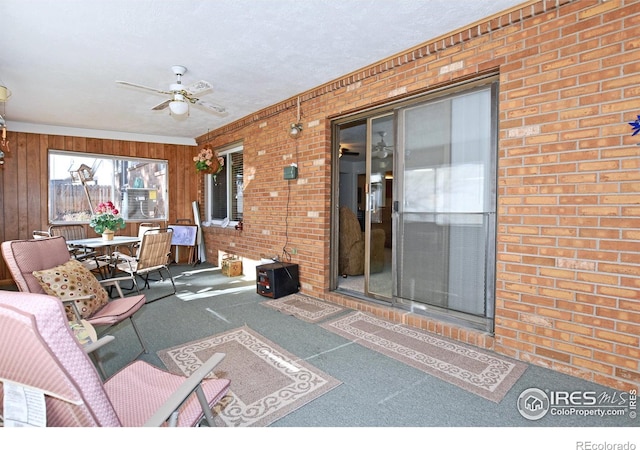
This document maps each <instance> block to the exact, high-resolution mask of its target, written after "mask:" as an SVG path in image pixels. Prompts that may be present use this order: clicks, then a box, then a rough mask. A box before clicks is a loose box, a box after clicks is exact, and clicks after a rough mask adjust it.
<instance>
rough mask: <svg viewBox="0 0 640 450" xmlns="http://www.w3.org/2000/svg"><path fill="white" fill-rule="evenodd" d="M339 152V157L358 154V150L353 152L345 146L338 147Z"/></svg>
mask: <svg viewBox="0 0 640 450" xmlns="http://www.w3.org/2000/svg"><path fill="white" fill-rule="evenodd" d="M339 152H340V158H342V157H343V156H358V155H359V154H360V152H354V151H351V150H349V149H348V148H345V147H340V150H339Z"/></svg>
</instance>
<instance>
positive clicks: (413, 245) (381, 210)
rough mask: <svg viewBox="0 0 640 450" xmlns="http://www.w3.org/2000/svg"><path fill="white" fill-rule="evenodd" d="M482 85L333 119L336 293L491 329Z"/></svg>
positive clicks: (493, 102) (491, 218) (487, 108)
mask: <svg viewBox="0 0 640 450" xmlns="http://www.w3.org/2000/svg"><path fill="white" fill-rule="evenodd" d="M480 83H482V82H479V83H478V84H476V85H475V86H473V87H468V88H467V89H466V90H461V89H459V88H458V89H457V90H455V91H454V90H453V89H452V90H451V93H449V94H438V95H437V96H432V97H430V98H426V97H425V98H424V99H414V100H411V101H407V102H404V103H402V104H400V105H395V106H394V107H391V106H390V107H389V108H387V109H386V110H382V111H380V112H378V113H377V114H375V113H372V114H369V115H366V116H359V117H357V118H355V119H353V120H351V121H345V122H342V123H338V124H337V125H336V131H337V133H336V135H337V138H338V141H337V142H336V144H337V145H336V152H339V153H338V159H339V164H338V169H339V173H340V176H339V194H338V197H337V198H336V200H335V202H336V204H337V205H339V208H340V212H341V214H340V217H341V222H340V227H339V228H338V233H337V234H336V238H337V242H338V243H339V247H340V256H341V258H340V262H341V264H340V266H341V267H339V268H338V274H339V275H340V276H341V277H340V278H338V280H337V283H336V287H337V288H338V289H341V290H344V291H349V292H353V293H354V294H356V295H358V296H363V297H365V298H369V299H371V300H375V301H382V302H387V303H389V304H391V305H392V306H395V307H399V308H403V309H407V310H411V311H424V312H425V313H428V314H437V315H442V314H444V315H445V316H449V317H450V316H454V317H456V318H459V319H461V320H463V321H465V322H467V323H469V324H470V325H472V326H474V327H476V328H480V329H484V330H491V329H492V327H493V315H494V290H495V235H496V230H495V228H496V225H495V220H496V164H497V150H496V149H497V83H496V82H492V83H491V82H489V81H486V82H484V84H480ZM347 209H349V210H351V213H349V214H348V215H349V216H351V217H352V219H351V221H352V222H353V223H354V225H353V226H347V225H348V224H349V222H348V221H343V220H342V219H344V217H343V216H344V214H342V213H343V212H348V211H346V210H347ZM336 212H338V211H337V210H336ZM355 217H357V221H356V219H355ZM352 230H353V231H352ZM360 234H362V237H363V241H364V242H358V245H357V246H355V245H354V244H352V239H351V238H352V237H356V238H358V239H360ZM345 249H346V250H345ZM356 249H357V251H356ZM343 250H344V251H343ZM354 261H355V262H357V264H355V265H352V264H351V263H352V262H354ZM347 262H348V263H349V265H347Z"/></svg>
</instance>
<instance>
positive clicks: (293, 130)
mask: <svg viewBox="0 0 640 450" xmlns="http://www.w3.org/2000/svg"><path fill="white" fill-rule="evenodd" d="M300 133H302V124H301V123H299V122H298V123H292V124H291V125H290V127H289V136H291V137H292V138H297V137H299V136H300Z"/></svg>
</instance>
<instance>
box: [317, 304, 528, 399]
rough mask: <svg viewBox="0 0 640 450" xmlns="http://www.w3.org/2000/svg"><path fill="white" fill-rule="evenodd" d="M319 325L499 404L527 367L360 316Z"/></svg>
mask: <svg viewBox="0 0 640 450" xmlns="http://www.w3.org/2000/svg"><path fill="white" fill-rule="evenodd" d="M320 326H321V327H323V328H325V329H327V330H329V331H332V332H334V333H336V334H338V335H340V336H342V337H344V338H346V339H349V340H352V341H354V342H356V343H358V344H360V345H362V346H364V347H367V348H369V349H371V350H374V351H377V352H379V353H382V354H383V355H386V356H389V357H391V358H394V359H396V360H398V361H401V362H403V363H405V364H407V365H409V366H412V367H414V368H416V369H418V370H421V371H423V372H425V373H427V374H429V375H433V376H435V377H438V378H440V379H441V380H444V381H447V382H449V383H451V384H453V385H455V386H458V387H460V388H462V389H465V390H467V391H469V392H472V393H474V394H477V395H479V396H481V397H484V398H486V399H488V400H491V401H493V402H496V403H499V402H500V400H502V398H503V397H504V396H505V395H506V394H507V392H508V391H509V389H511V387H512V386H513V385H514V384H515V382H516V381H517V380H518V379H519V378H520V376H521V375H522V374H523V373H524V371H525V369H526V368H527V366H526V364H524V363H522V362H519V361H515V360H511V359H510V358H507V357H503V356H501V355H498V354H496V353H493V352H491V351H488V350H482V349H479V348H476V347H472V346H468V345H464V344H461V343H458V342H455V341H452V340H449V339H446V338H443V337H441V336H436V335H435V334H431V333H428V332H426V331H423V330H419V329H416V328H411V327H408V326H406V325H399V324H394V323H391V322H387V321H386V320H382V319H379V318H377V317H374V316H371V315H369V314H365V313H362V312H359V311H358V312H354V313H352V314H348V315H346V316H343V317H340V318H338V319H336V320H331V321H329V322H325V323H323V324H320Z"/></svg>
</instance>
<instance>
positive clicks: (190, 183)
mask: <svg viewBox="0 0 640 450" xmlns="http://www.w3.org/2000/svg"><path fill="white" fill-rule="evenodd" d="M7 138H8V140H9V142H10V145H11V147H10V148H11V151H10V152H9V153H7V154H6V157H5V164H4V166H3V168H0V214H1V219H0V241H8V240H14V239H31V237H32V232H33V230H46V229H47V228H49V225H50V224H49V222H48V218H47V211H48V207H47V202H48V192H47V187H48V179H49V175H48V164H47V159H48V158H47V151H48V149H50V148H51V149H56V150H70V151H77V152H83V153H96V154H101V155H115V156H124V157H133V158H154V159H165V160H167V161H168V162H169V220H168V222H169V223H173V222H175V220H176V219H181V218H191V217H192V216H193V212H192V209H191V202H192V201H194V200H197V198H198V179H199V177H198V176H196V172H195V169H194V168H193V157H194V156H195V154H196V153H197V148H196V147H191V146H184V145H173V144H155V143H146V142H131V141H114V140H109V139H95V138H83V137H74V136H53V135H46V134H34V133H13V132H11V131H9V132H8V133H7ZM91 233H92V231H91V230H88V233H87V234H88V235H89V236H91V235H92V234H91ZM123 233H126V234H137V223H131V224H127V228H126V229H125V230H123ZM10 280H11V274H10V273H9V272H8V271H7V268H6V266H5V263H4V260H3V259H1V258H0V283H4V284H6V283H9V282H10Z"/></svg>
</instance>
